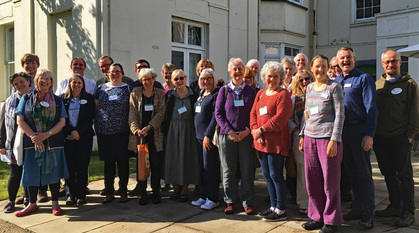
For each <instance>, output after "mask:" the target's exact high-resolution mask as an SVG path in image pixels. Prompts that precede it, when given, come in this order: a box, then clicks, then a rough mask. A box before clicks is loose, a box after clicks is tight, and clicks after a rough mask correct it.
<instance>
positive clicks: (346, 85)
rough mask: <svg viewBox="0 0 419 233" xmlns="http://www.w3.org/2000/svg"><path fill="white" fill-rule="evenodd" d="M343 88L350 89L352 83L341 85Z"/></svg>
mask: <svg viewBox="0 0 419 233" xmlns="http://www.w3.org/2000/svg"><path fill="white" fill-rule="evenodd" d="M343 87H352V83H345V85H343Z"/></svg>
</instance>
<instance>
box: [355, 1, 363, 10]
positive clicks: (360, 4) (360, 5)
mask: <svg viewBox="0 0 419 233" xmlns="http://www.w3.org/2000/svg"><path fill="white" fill-rule="evenodd" d="M363 7H364V0H356V8H357V9H359V8H363Z"/></svg>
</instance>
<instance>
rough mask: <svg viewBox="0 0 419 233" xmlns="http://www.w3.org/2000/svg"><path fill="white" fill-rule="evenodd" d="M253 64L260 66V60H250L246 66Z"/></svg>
mask: <svg viewBox="0 0 419 233" xmlns="http://www.w3.org/2000/svg"><path fill="white" fill-rule="evenodd" d="M253 63H257V64H258V65H259V66H260V63H259V61H258V60H256V59H250V60H249V61H248V62H247V64H246V66H251V65H252V64H253Z"/></svg>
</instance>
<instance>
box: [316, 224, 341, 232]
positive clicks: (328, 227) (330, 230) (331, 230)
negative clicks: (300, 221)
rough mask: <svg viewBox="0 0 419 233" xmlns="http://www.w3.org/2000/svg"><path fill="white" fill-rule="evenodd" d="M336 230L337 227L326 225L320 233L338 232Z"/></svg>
mask: <svg viewBox="0 0 419 233" xmlns="http://www.w3.org/2000/svg"><path fill="white" fill-rule="evenodd" d="M336 228H337V226H333V225H327V224H324V225H323V227H322V229H321V230H320V232H319V233H333V232H335V231H336Z"/></svg>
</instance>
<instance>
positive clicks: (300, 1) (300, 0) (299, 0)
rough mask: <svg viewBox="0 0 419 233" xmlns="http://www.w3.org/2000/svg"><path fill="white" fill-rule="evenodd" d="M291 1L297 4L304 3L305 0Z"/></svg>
mask: <svg viewBox="0 0 419 233" xmlns="http://www.w3.org/2000/svg"><path fill="white" fill-rule="evenodd" d="M290 1H291V2H295V3H297V4H300V5H303V0H290Z"/></svg>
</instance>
